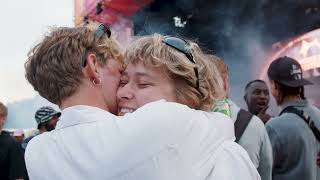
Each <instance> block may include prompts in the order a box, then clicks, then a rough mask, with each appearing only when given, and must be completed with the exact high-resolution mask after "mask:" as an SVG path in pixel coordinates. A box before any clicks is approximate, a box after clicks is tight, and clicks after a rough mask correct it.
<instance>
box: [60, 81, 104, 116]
mask: <svg viewBox="0 0 320 180" xmlns="http://www.w3.org/2000/svg"><path fill="white" fill-rule="evenodd" d="M76 105H86V106H93V107H98V108H100V109H104V110H106V111H109V109H108V107H107V105H106V104H105V102H104V98H103V96H102V95H101V93H99V91H98V90H97V88H92V86H91V85H89V86H85V85H82V86H80V87H79V88H78V90H77V92H76V93H74V94H73V95H72V96H69V97H68V98H65V99H64V100H63V101H62V103H61V105H60V108H61V109H62V110H63V109H65V108H68V107H72V106H76Z"/></svg>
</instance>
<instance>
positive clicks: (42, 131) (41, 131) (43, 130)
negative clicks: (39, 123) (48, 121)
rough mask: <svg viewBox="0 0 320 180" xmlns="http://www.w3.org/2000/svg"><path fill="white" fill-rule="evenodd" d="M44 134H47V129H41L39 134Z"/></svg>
mask: <svg viewBox="0 0 320 180" xmlns="http://www.w3.org/2000/svg"><path fill="white" fill-rule="evenodd" d="M44 132H47V130H46V129H45V128H41V129H39V133H40V134H42V133H44Z"/></svg>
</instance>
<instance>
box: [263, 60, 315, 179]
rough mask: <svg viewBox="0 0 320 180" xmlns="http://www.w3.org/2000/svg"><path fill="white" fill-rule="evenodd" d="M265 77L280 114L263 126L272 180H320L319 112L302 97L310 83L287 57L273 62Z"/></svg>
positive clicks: (299, 66)
mask: <svg viewBox="0 0 320 180" xmlns="http://www.w3.org/2000/svg"><path fill="white" fill-rule="evenodd" d="M268 77H269V80H270V83H271V93H272V95H273V97H274V98H275V100H276V102H277V104H278V106H279V108H280V111H281V112H280V114H279V116H278V117H275V118H272V119H271V120H270V121H269V122H268V123H267V124H266V128H267V131H268V134H269V137H270V141H271V145H272V150H273V162H274V166H273V172H272V176H273V180H300V179H304V180H316V179H319V176H318V175H317V174H318V171H319V167H317V164H316V162H317V154H318V152H319V147H320V146H319V145H320V144H319V140H320V132H319V125H320V111H319V109H317V108H316V107H315V106H313V105H312V104H311V103H309V101H308V100H307V99H306V98H305V95H304V86H305V85H310V84H312V83H311V82H309V81H307V80H306V79H304V78H303V76H302V67H301V65H300V64H299V62H297V61H296V60H294V59H292V58H289V57H280V58H278V59H276V60H274V61H273V62H272V63H271V64H270V66H269V69H268Z"/></svg>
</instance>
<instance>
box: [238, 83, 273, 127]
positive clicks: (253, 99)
mask: <svg viewBox="0 0 320 180" xmlns="http://www.w3.org/2000/svg"><path fill="white" fill-rule="evenodd" d="M244 100H245V102H246V104H247V107H248V111H249V112H250V113H252V114H254V115H256V116H258V117H259V118H260V119H261V120H262V121H263V123H266V122H268V120H269V119H270V118H271V116H270V115H269V114H268V113H266V111H267V109H268V108H269V101H270V96H269V89H268V86H267V84H266V82H265V81H263V80H260V79H256V80H253V81H250V82H249V83H248V84H247V85H246V87H245V95H244Z"/></svg>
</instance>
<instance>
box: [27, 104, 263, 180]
mask: <svg viewBox="0 0 320 180" xmlns="http://www.w3.org/2000/svg"><path fill="white" fill-rule="evenodd" d="M233 140H234V129H233V122H232V121H231V120H230V119H229V118H228V117H226V116H224V115H222V114H221V113H207V112H203V111H196V110H193V109H190V108H188V107H187V106H184V105H180V104H177V103H169V102H165V101H158V102H154V103H150V104H148V105H145V106H143V107H142V108H139V109H138V110H137V111H135V112H134V113H130V114H127V115H126V116H124V117H117V116H114V115H113V114H110V113H109V112H106V111H104V110H102V109H99V108H95V107H89V106H74V107H70V108H66V109H64V110H63V111H62V115H61V117H60V121H59V122H58V125H57V127H56V130H53V131H51V132H48V133H44V134H42V135H39V136H37V137H35V138H33V139H32V140H31V142H29V144H28V146H27V149H26V154H25V160H26V165H27V170H28V174H29V178H30V179H31V180H49V179H50V180H51V179H52V180H62V179H66V180H73V179H74V180H87V179H92V180H95V179H96V180H101V179H103V180H106V179H111V180H120V179H121V180H122V179H123V180H129V179H130V180H140V179H141V180H142V179H146V180H178V179H181V180H189V179H190V180H198V179H199V180H204V179H219V180H224V179H243V180H256V179H260V177H259V175H258V173H257V171H256V169H255V168H254V166H253V164H252V163H251V161H250V159H249V157H248V155H247V154H246V152H245V151H244V150H243V149H242V148H241V147H240V146H239V145H237V144H236V143H234V142H233Z"/></svg>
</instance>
